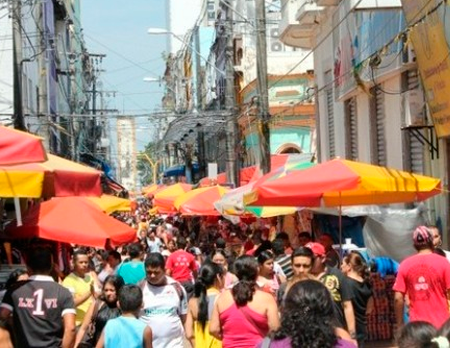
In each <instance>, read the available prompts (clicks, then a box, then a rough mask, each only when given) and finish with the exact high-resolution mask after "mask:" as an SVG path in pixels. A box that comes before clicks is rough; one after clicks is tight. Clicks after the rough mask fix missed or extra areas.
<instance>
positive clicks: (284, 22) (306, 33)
mask: <svg viewBox="0 0 450 350" xmlns="http://www.w3.org/2000/svg"><path fill="white" fill-rule="evenodd" d="M304 4H305V0H282V2H281V7H282V9H283V10H282V14H281V21H280V25H279V32H280V41H281V42H282V43H284V44H285V45H288V46H291V47H298V48H303V49H310V48H312V38H313V35H314V28H315V25H306V24H303V25H301V24H300V23H299V22H298V20H297V19H296V14H297V12H298V11H299V9H300V7H301V6H302V5H304Z"/></svg>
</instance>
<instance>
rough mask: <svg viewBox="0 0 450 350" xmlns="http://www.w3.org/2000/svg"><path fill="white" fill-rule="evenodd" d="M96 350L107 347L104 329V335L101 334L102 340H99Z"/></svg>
mask: <svg viewBox="0 0 450 350" xmlns="http://www.w3.org/2000/svg"><path fill="white" fill-rule="evenodd" d="M95 347H96V348H104V347H105V330H104V329H103V331H102V334H100V338H98V341H97V345H95Z"/></svg>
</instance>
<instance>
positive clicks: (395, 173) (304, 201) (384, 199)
mask: <svg viewBox="0 0 450 350" xmlns="http://www.w3.org/2000/svg"><path fill="white" fill-rule="evenodd" d="M440 192H441V181H440V179H436V178H432V177H428V176H423V175H417V174H413V173H408V172H405V171H400V170H395V169H390V168H386V167H381V166H376V165H372V164H366V163H360V162H353V161H349V160H344V159H335V160H331V161H328V162H325V163H322V164H319V165H316V166H314V167H312V168H310V169H306V170H302V171H292V172H290V173H288V174H287V175H286V176H284V177H280V178H275V179H272V178H266V179H263V178H262V179H261V181H258V183H257V184H255V186H254V188H253V190H252V192H251V193H249V194H247V195H245V196H244V203H245V204H246V205H252V206H254V205H270V206H286V205H288V206H291V205H294V206H306V207H321V206H326V207H338V206H349V205H363V204H389V203H408V202H414V201H423V200H425V199H427V198H430V197H432V196H434V195H436V194H438V193H440Z"/></svg>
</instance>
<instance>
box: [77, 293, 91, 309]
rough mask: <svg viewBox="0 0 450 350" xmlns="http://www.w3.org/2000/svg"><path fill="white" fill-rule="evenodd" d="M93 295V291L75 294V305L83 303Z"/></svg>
mask: <svg viewBox="0 0 450 350" xmlns="http://www.w3.org/2000/svg"><path fill="white" fill-rule="evenodd" d="M91 296H92V291H89V292H86V293H84V294H81V295H78V296H77V295H75V294H73V302H74V303H75V307H77V306H79V305H81V304H83V303H84V302H85V301H86V300H88V299H89V298H90V297H91Z"/></svg>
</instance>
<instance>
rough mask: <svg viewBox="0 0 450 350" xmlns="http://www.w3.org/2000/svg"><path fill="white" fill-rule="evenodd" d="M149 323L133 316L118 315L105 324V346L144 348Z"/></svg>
mask: <svg viewBox="0 0 450 350" xmlns="http://www.w3.org/2000/svg"><path fill="white" fill-rule="evenodd" d="M145 327H147V325H146V324H145V323H144V322H142V321H141V320H139V319H137V318H133V317H123V316H120V317H117V318H113V319H112V320H109V321H108V322H107V323H106V326H105V348H143V347H144V330H145Z"/></svg>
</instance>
